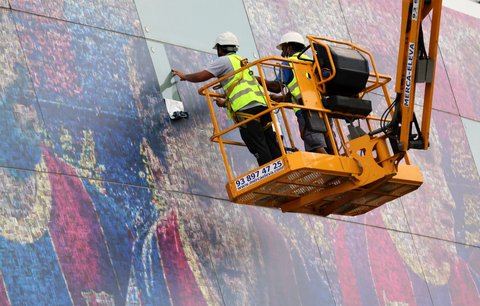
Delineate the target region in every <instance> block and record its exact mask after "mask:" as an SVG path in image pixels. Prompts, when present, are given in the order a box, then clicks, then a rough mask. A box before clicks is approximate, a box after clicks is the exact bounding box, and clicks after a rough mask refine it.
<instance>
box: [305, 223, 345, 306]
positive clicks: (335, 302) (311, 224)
mask: <svg viewBox="0 0 480 306" xmlns="http://www.w3.org/2000/svg"><path fill="white" fill-rule="evenodd" d="M313 218H314V217H313V216H308V220H309V224H310V228H311V229H313V220H312V219H313ZM323 219H324V220H327V218H323ZM319 222H320V221H319ZM321 222H324V221H321ZM337 222H340V221H337ZM314 237H315V245H316V246H317V251H318V256H319V257H320V261H321V262H322V267H320V268H321V269H322V270H323V273H324V274H325V278H326V279H327V284H328V288H329V289H330V296H331V298H332V301H333V304H334V305H337V301H336V300H335V294H334V290H333V287H332V281H331V280H330V278H329V277H328V273H327V268H326V267H327V262H326V260H324V259H323V256H322V251H321V249H320V245H319V244H318V238H317V235H314Z"/></svg>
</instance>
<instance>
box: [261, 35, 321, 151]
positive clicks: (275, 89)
mask: <svg viewBox="0 0 480 306" xmlns="http://www.w3.org/2000/svg"><path fill="white" fill-rule="evenodd" d="M304 48H305V42H304V39H303V37H302V35H300V34H299V33H297V32H288V33H285V34H284V35H283V36H282V37H281V39H280V43H279V44H278V45H277V49H278V50H280V51H282V57H285V58H289V59H293V60H298V55H299V54H300V52H301V51H302V50H303V49H304ZM300 58H304V59H309V57H308V56H306V55H301V57H300ZM283 64H284V65H285V66H287V65H289V64H290V63H288V62H285V63H283ZM265 82H266V85H267V89H268V90H269V91H270V92H272V93H273V94H270V97H271V98H272V100H275V101H279V102H280V101H292V103H295V104H303V102H302V95H301V93H300V88H299V87H298V83H297V78H296V77H295V73H294V71H293V69H291V68H288V67H285V68H282V69H281V70H280V73H279V74H278V76H277V78H276V79H275V80H266V81H265ZM293 110H294V111H295V115H296V117H297V121H298V125H299V128H300V136H301V137H302V139H303V141H304V144H305V150H306V151H309V152H317V153H324V154H326V153H327V151H326V149H327V142H326V140H325V135H324V134H323V133H319V132H314V131H311V130H310V129H309V128H308V126H307V124H306V123H305V118H304V116H303V113H302V110H301V109H300V108H294V109H293Z"/></svg>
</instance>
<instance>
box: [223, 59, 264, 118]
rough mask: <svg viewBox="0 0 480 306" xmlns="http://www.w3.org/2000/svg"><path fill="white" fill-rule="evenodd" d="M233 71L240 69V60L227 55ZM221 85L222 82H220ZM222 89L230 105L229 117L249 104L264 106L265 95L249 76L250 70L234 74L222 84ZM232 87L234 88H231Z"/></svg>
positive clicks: (255, 80)
mask: <svg viewBox="0 0 480 306" xmlns="http://www.w3.org/2000/svg"><path fill="white" fill-rule="evenodd" d="M227 56H228V59H229V60H230V63H231V64H232V67H233V70H238V69H240V68H241V64H240V61H241V60H242V58H241V57H240V56H238V55H236V54H230V55H227ZM222 83H223V82H222ZM222 86H223V89H224V90H225V92H226V93H227V94H228V97H226V98H227V101H228V102H227V103H230V107H229V117H232V116H233V114H232V113H231V112H233V113H234V112H236V111H237V110H239V109H241V108H243V107H245V106H246V105H248V104H250V103H251V102H254V101H256V102H258V103H261V104H264V105H266V104H267V102H266V100H265V95H264V93H263V90H262V89H263V88H262V87H261V86H260V84H258V82H257V79H256V78H255V77H254V76H253V75H250V70H248V69H245V70H243V71H242V72H239V73H237V74H235V75H234V76H233V77H231V78H230V79H227V80H226V82H225V84H222ZM232 86H234V87H232Z"/></svg>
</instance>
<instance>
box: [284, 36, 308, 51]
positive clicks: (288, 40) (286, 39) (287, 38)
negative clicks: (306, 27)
mask: <svg viewBox="0 0 480 306" xmlns="http://www.w3.org/2000/svg"><path fill="white" fill-rule="evenodd" d="M291 42H293V43H297V44H301V45H303V46H305V40H304V39H303V36H302V35H300V33H297V32H288V33H285V34H283V36H282V38H280V43H279V44H278V45H277V49H278V50H282V45H283V44H286V43H291Z"/></svg>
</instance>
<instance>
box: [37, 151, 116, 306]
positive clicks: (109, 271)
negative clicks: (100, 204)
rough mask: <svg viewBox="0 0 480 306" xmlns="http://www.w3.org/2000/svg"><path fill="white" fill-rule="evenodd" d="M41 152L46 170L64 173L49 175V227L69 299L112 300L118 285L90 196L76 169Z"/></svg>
mask: <svg viewBox="0 0 480 306" xmlns="http://www.w3.org/2000/svg"><path fill="white" fill-rule="evenodd" d="M43 154H44V156H45V163H46V166H47V169H48V170H49V171H51V172H53V173H65V174H66V176H56V175H52V176H51V179H50V183H51V186H52V214H51V219H50V226H49V228H50V235H51V237H52V241H53V244H54V245H55V249H56V253H57V256H58V259H59V261H60V265H61V269H62V271H63V274H64V276H65V280H66V282H67V286H68V289H69V291H70V294H71V296H72V299H73V301H74V303H75V305H92V304H91V302H92V301H97V300H105V301H111V302H113V297H114V296H115V295H116V293H117V291H118V288H116V282H115V281H114V280H115V275H114V273H113V267H111V266H109V265H108V263H109V262H110V260H109V257H108V250H107V247H106V244H105V240H104V237H103V234H102V229H101V227H100V223H99V220H98V217H97V215H96V213H95V208H94V206H93V203H92V200H91V199H90V196H89V195H88V193H87V192H86V190H85V188H84V186H83V184H82V181H81V180H80V178H78V176H77V173H76V171H75V169H73V168H71V167H69V166H68V165H67V164H65V163H64V162H63V161H61V160H59V159H56V158H55V157H54V156H53V155H52V154H51V153H49V151H48V150H47V149H46V148H44V150H43ZM87 301H89V302H87Z"/></svg>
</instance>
